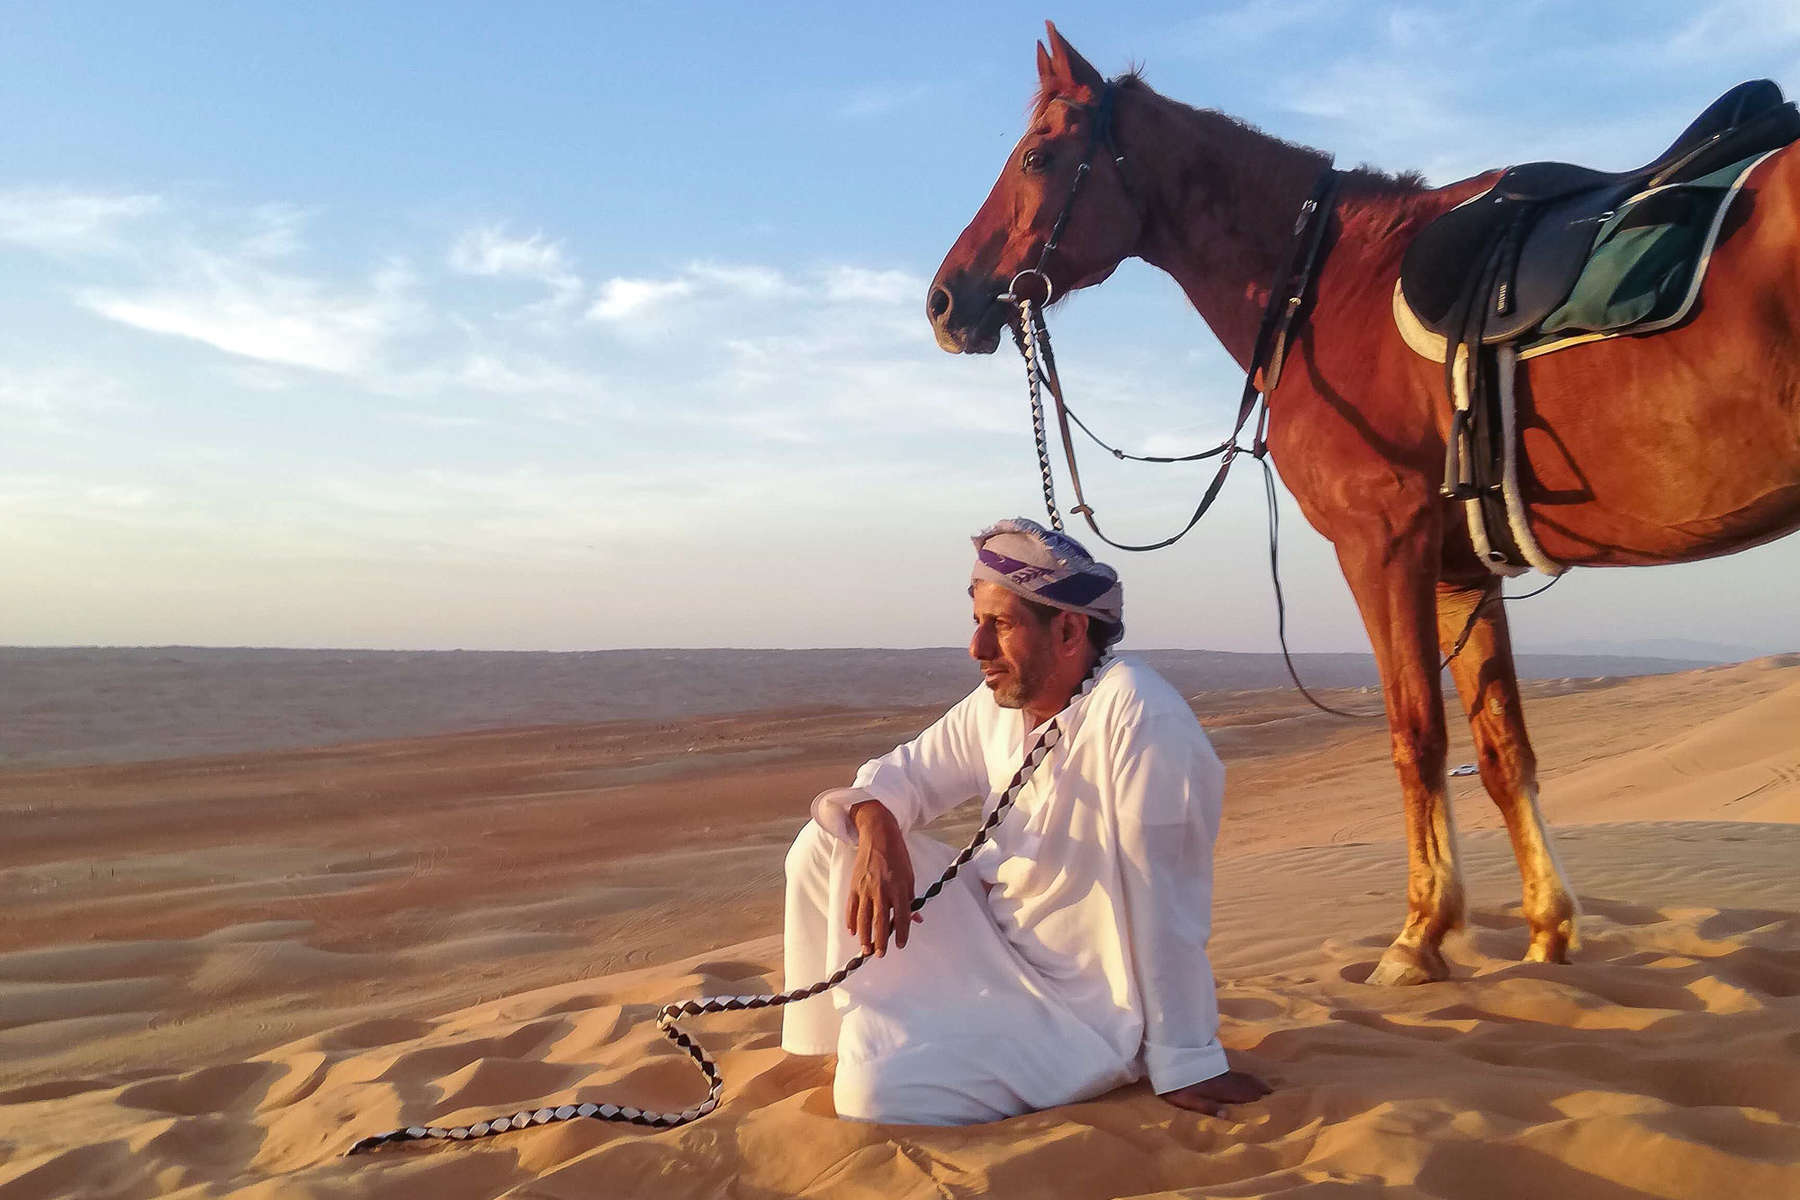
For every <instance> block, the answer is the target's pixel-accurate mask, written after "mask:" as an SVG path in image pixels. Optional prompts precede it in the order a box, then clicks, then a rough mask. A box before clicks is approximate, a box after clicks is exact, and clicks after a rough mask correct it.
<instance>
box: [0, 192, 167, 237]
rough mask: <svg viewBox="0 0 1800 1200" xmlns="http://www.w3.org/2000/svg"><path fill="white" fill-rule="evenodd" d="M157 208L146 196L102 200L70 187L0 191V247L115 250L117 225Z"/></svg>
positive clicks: (103, 197) (159, 204) (155, 200)
mask: <svg viewBox="0 0 1800 1200" xmlns="http://www.w3.org/2000/svg"><path fill="white" fill-rule="evenodd" d="M161 207H162V199H161V198H160V197H158V196H151V195H104V194H99V193H93V192H78V191H74V190H72V189H69V188H42V187H38V188H14V189H12V190H9V191H0V242H12V243H15V244H17V245H21V246H29V247H31V248H33V249H36V250H45V251H51V252H76V253H98V252H102V251H106V250H111V249H116V248H117V247H118V245H119V241H118V238H119V233H120V229H121V227H122V226H124V225H127V224H129V223H130V222H132V221H135V220H137V219H139V218H141V217H145V216H148V215H150V214H151V213H154V212H156V211H157V210H158V209H160V208H161Z"/></svg>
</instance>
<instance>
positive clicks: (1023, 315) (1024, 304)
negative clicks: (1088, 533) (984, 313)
mask: <svg viewBox="0 0 1800 1200" xmlns="http://www.w3.org/2000/svg"><path fill="white" fill-rule="evenodd" d="M1008 295H1011V293H1010V291H1009V292H1008ZM1018 304H1019V323H1018V325H1017V326H1016V327H1015V328H1014V329H1013V341H1015V342H1017V343H1018V346H1019V356H1020V357H1021V358H1023V359H1024V360H1025V386H1026V388H1028V389H1029V390H1030V392H1031V438H1032V441H1034V442H1035V443H1036V444H1037V457H1038V475H1039V476H1040V477H1042V479H1043V483H1044V511H1045V512H1047V513H1049V514H1050V528H1052V529H1054V530H1056V531H1057V532H1059V533H1060V532H1063V522H1062V514H1061V513H1060V512H1058V511H1057V510H1056V479H1055V477H1054V476H1053V475H1051V473H1050V438H1049V435H1048V434H1047V433H1046V432H1045V429H1044V398H1043V395H1042V394H1041V393H1040V392H1039V390H1038V389H1039V379H1040V375H1039V371H1038V321H1039V318H1038V316H1037V315H1036V313H1034V312H1033V311H1032V304H1031V301H1030V299H1029V298H1023V299H1020V300H1019V301H1018Z"/></svg>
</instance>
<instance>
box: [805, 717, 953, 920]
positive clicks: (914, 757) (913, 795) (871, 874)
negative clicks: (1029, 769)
mask: <svg viewBox="0 0 1800 1200" xmlns="http://www.w3.org/2000/svg"><path fill="white" fill-rule="evenodd" d="M979 699H980V696H979V691H977V692H976V693H972V694H971V695H970V696H968V697H967V698H965V699H964V700H963V701H962V702H961V703H960V704H958V705H956V707H954V708H952V709H951V710H950V711H949V712H947V713H945V714H944V715H943V716H942V717H940V718H939V719H938V720H936V721H934V722H933V723H932V724H931V726H930V728H928V729H926V730H925V731H924V732H923V733H921V734H920V735H919V736H918V737H916V738H914V739H913V740H912V741H910V742H907V743H906V744H905V745H902V746H897V747H895V748H894V749H893V750H891V751H889V752H888V753H887V754H884V755H882V756H881V757H880V758H876V759H871V760H870V761H869V762H867V763H864V764H863V767H862V769H861V770H860V771H858V772H857V774H856V783H855V786H853V787H847V788H830V789H828V790H826V791H823V792H820V793H819V795H818V796H817V797H816V798H815V799H814V800H813V819H814V820H815V821H817V822H818V823H819V824H820V825H821V826H823V827H824V828H825V829H827V830H828V831H830V832H831V833H834V834H836V835H837V836H838V837H839V838H841V839H842V840H844V841H847V842H853V843H855V845H856V864H855V866H854V867H853V868H852V869H851V875H850V894H849V897H848V898H847V900H846V905H847V908H846V911H845V914H844V921H845V924H846V925H848V927H849V929H850V931H851V932H852V933H853V934H855V935H856V938H857V942H858V944H859V945H860V946H861V947H862V949H863V952H864V953H865V954H870V953H872V954H875V955H877V956H880V955H884V954H886V953H887V944H888V939H889V938H890V937H892V939H893V940H894V943H895V945H896V946H898V947H904V946H905V945H906V936H907V932H908V930H909V929H910V927H911V925H912V922H913V921H915V920H918V917H916V916H914V915H912V900H913V872H912V855H911V854H910V853H908V851H907V849H906V831H907V830H908V829H911V828H914V827H916V826H919V825H923V824H925V823H926V822H928V821H930V820H931V819H932V818H933V817H935V816H937V815H938V814H939V813H942V812H946V811H948V810H949V809H951V808H954V807H955V806H956V805H958V804H960V803H962V802H963V801H964V800H967V799H969V798H970V797H973V796H978V795H981V794H982V793H984V792H985V791H986V790H987V766H986V763H985V762H984V760H983V758H982V753H981V733H980V729H979V727H978V724H977V714H976V709H975V704H976V702H978V700H979Z"/></svg>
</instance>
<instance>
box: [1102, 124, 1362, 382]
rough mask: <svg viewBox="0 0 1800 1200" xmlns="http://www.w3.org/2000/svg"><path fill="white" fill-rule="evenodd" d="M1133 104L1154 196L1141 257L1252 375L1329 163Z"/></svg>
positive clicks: (1133, 162)
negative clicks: (1262, 327) (1259, 341)
mask: <svg viewBox="0 0 1800 1200" xmlns="http://www.w3.org/2000/svg"><path fill="white" fill-rule="evenodd" d="M1134 99H1135V100H1136V101H1137V103H1135V104H1133V105H1132V106H1131V109H1130V115H1129V117H1128V116H1127V113H1126V112H1125V111H1124V110H1123V109H1122V110H1121V113H1120V117H1121V129H1120V141H1121V143H1122V145H1121V149H1123V150H1124V152H1125V154H1126V164H1125V170H1126V172H1127V174H1128V176H1134V177H1133V178H1132V179H1131V182H1132V184H1133V186H1134V187H1136V188H1139V189H1140V190H1141V191H1142V192H1143V193H1144V196H1145V199H1144V201H1143V202H1144V204H1145V208H1146V212H1145V226H1144V234H1143V238H1142V240H1141V241H1140V242H1139V244H1138V250H1137V253H1138V257H1139V258H1142V259H1143V260H1144V261H1145V262H1148V263H1150V264H1151V265H1152V266H1155V267H1160V268H1161V269H1162V270H1164V271H1167V272H1168V273H1169V274H1170V275H1171V276H1173V277H1174V279H1175V281H1176V282H1177V283H1178V284H1180V285H1181V289H1182V291H1184V292H1186V293H1187V297H1188V299H1189V300H1190V301H1192V302H1193V305H1194V307H1195V308H1196V309H1198V310H1199V312H1200V315H1201V317H1202V318H1204V319H1205V321H1206V323H1207V325H1209V326H1211V328H1212V331H1213V333H1214V334H1216V335H1217V336H1218V338H1219V341H1220V342H1222V343H1223V344H1224V346H1225V349H1226V351H1227V352H1228V353H1229V354H1230V355H1231V356H1232V357H1233V358H1235V359H1236V360H1237V361H1238V364H1239V365H1240V366H1243V367H1246V368H1247V367H1248V366H1249V363H1250V355H1251V352H1252V350H1253V349H1254V345H1255V342H1256V331H1257V326H1258V325H1259V324H1260V322H1261V320H1262V312H1263V306H1264V305H1265V304H1266V303H1267V302H1268V289H1269V283H1270V281H1271V280H1272V278H1273V276H1274V274H1275V272H1276V271H1277V270H1278V269H1280V267H1281V264H1282V262H1283V261H1284V260H1285V258H1286V256H1287V254H1288V250H1289V245H1290V243H1291V241H1292V239H1293V235H1294V217H1295V215H1296V214H1297V213H1298V211H1299V208H1300V203H1301V201H1302V200H1304V199H1305V198H1306V196H1307V194H1308V192H1309V191H1310V190H1311V188H1312V185H1313V183H1314V181H1315V180H1316V179H1317V178H1318V175H1319V171H1320V170H1321V169H1322V168H1323V167H1324V166H1325V165H1326V163H1327V160H1326V159H1325V158H1324V156H1322V155H1320V154H1318V153H1317V152H1315V151H1311V150H1306V149H1302V148H1301V147H1298V146H1290V145H1288V144H1287V143H1285V142H1281V141H1277V140H1276V139H1274V138H1271V137H1267V136H1265V135H1264V134H1260V133H1258V132H1256V131H1255V130H1253V129H1249V128H1246V127H1245V126H1242V125H1240V124H1238V123H1237V122H1235V121H1233V120H1231V119H1230V118H1229V117H1223V116H1220V115H1219V114H1218V113H1212V112H1202V111H1198V110H1195V109H1191V108H1187V107H1186V106H1184V105H1180V104H1176V103H1174V102H1173V101H1169V100H1165V99H1164V98H1162V97H1160V96H1156V95H1155V94H1154V93H1150V94H1144V93H1139V94H1138V95H1137V96H1135V97H1134ZM1127 122H1129V123H1127ZM1128 136H1129V139H1130V141H1131V142H1132V143H1135V144H1134V145H1125V144H1123V143H1125V142H1126V140H1127V137H1128ZM1139 147H1144V148H1146V149H1139ZM1149 148H1153V149H1149ZM1140 180H1142V182H1141V183H1140Z"/></svg>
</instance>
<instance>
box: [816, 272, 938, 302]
mask: <svg viewBox="0 0 1800 1200" xmlns="http://www.w3.org/2000/svg"><path fill="white" fill-rule="evenodd" d="M823 275H824V280H823V282H824V287H825V298H826V299H827V300H831V301H834V302H843V303H855V302H859V301H860V302H869V303H874V304H895V305H902V304H908V303H911V302H913V301H915V300H917V301H919V302H920V303H921V304H922V303H923V300H924V296H925V287H926V282H925V280H924V279H923V278H921V277H920V276H917V275H913V274H911V273H910V272H907V271H875V270H870V269H868V268H866V267H847V266H838V267H828V268H826V269H825V271H824V273H823Z"/></svg>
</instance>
